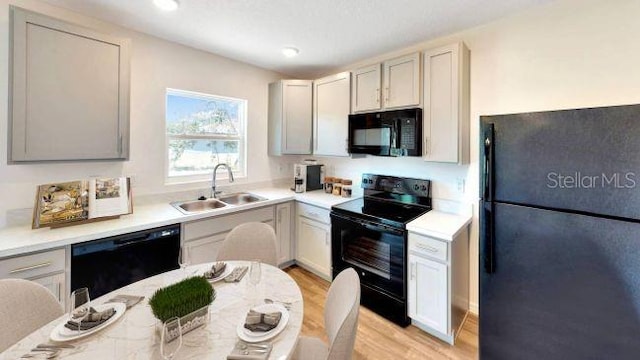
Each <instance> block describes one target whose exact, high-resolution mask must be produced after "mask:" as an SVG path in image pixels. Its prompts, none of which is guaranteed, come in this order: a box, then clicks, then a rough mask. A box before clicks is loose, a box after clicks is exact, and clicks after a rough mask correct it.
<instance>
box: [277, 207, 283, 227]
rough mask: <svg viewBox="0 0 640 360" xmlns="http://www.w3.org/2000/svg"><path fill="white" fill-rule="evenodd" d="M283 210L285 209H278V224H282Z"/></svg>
mask: <svg viewBox="0 0 640 360" xmlns="http://www.w3.org/2000/svg"><path fill="white" fill-rule="evenodd" d="M282 210H284V209H280V210H278V224H282Z"/></svg>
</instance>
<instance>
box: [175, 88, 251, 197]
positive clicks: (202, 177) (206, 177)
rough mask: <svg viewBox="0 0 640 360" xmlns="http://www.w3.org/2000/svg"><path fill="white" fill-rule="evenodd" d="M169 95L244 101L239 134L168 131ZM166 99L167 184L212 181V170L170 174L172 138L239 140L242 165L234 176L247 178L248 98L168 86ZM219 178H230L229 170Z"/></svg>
mask: <svg viewBox="0 0 640 360" xmlns="http://www.w3.org/2000/svg"><path fill="white" fill-rule="evenodd" d="M169 95H175V96H183V97H189V98H196V99H203V100H223V101H239V102H241V103H242V109H241V110H240V111H239V112H238V114H239V118H240V119H239V120H240V129H238V134H239V135H227V134H170V133H169V132H168V131H167V114H168V107H169V101H168V97H169ZM164 100H165V111H164V138H165V144H164V153H165V156H164V178H165V184H167V185H172V184H183V183H194V182H203V181H211V177H212V171H209V172H208V173H201V174H191V175H173V176H170V175H169V166H170V165H171V161H170V160H169V152H170V149H169V144H170V142H171V140H218V141H225V140H237V141H238V159H239V160H240V165H239V168H240V169H238V170H234V171H233V177H234V178H236V179H241V178H246V177H247V128H248V126H247V122H248V105H249V101H248V100H246V99H240V98H234V97H230V96H222V95H213V94H207V93H202V92H196V91H189V90H181V89H175V88H166V89H165V92H164ZM218 179H223V180H224V179H228V175H227V172H226V171H225V172H224V173H222V172H221V173H220V174H219V175H218Z"/></svg>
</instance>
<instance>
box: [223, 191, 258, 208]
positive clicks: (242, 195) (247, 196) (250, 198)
mask: <svg viewBox="0 0 640 360" xmlns="http://www.w3.org/2000/svg"><path fill="white" fill-rule="evenodd" d="M218 199H219V200H220V201H222V202H223V203H225V204H229V205H243V204H249V203H254V202H256V201H264V200H267V199H265V198H263V197H261V196H258V195H255V194H251V193H247V192H239V193H235V194H228V195H222V196H220V197H218Z"/></svg>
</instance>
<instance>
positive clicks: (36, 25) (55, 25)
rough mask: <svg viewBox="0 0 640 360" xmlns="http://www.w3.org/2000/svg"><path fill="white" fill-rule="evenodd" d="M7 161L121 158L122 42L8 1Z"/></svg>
mask: <svg viewBox="0 0 640 360" xmlns="http://www.w3.org/2000/svg"><path fill="white" fill-rule="evenodd" d="M11 29H12V37H11V50H12V51H11V71H10V74H11V91H10V93H11V99H10V103H11V110H10V127H11V128H10V131H9V144H10V145H9V162H23V161H63V160H103V159H127V158H128V155H129V149H128V148H129V146H128V145H129V42H128V40H125V39H119V38H115V37H112V36H108V35H104V34H99V33H96V32H94V31H92V30H89V29H86V28H83V27H80V26H76V25H73V24H69V23H66V22H63V21H60V20H57V19H53V18H49V17H46V16H43V15H40V14H36V13H33V12H29V11H26V10H23V9H20V8H16V7H12V8H11Z"/></svg>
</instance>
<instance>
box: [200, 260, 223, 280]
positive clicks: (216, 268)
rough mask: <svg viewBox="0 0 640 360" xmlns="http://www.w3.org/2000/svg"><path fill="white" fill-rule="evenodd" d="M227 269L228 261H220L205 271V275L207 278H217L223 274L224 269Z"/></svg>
mask: <svg viewBox="0 0 640 360" xmlns="http://www.w3.org/2000/svg"><path fill="white" fill-rule="evenodd" d="M226 269H227V263H226V262H222V261H218V262H216V263H214V264H213V266H211V270H207V271H205V272H204V277H205V278H206V279H215V278H217V277H219V276H220V275H222V273H224V271H225V270H226Z"/></svg>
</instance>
